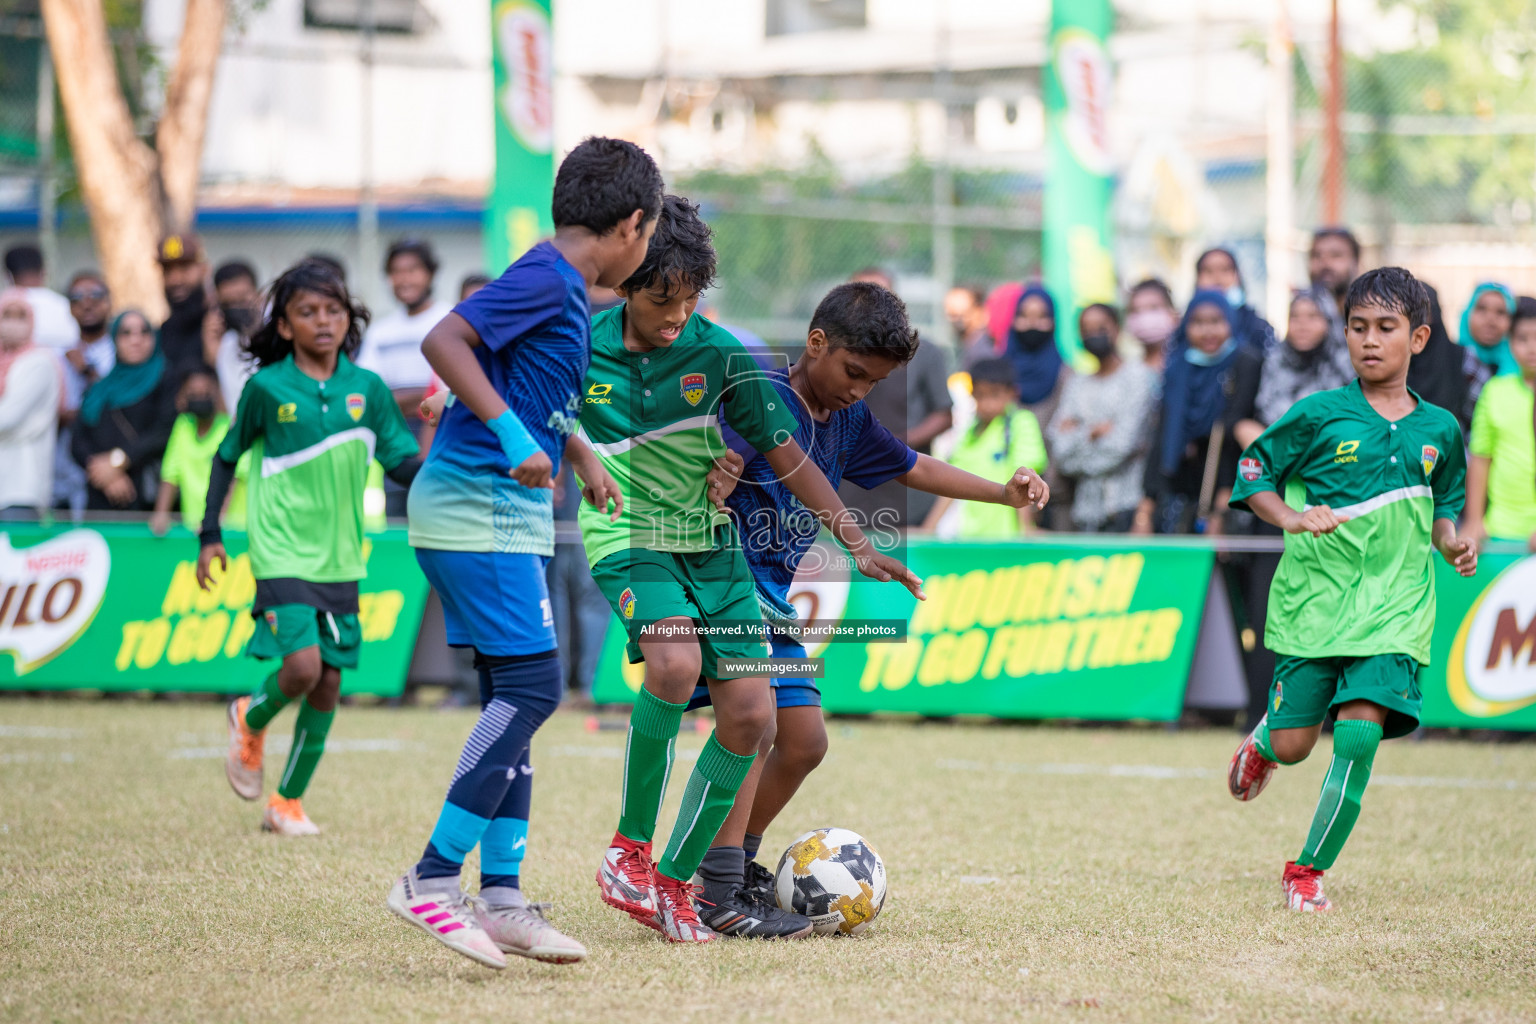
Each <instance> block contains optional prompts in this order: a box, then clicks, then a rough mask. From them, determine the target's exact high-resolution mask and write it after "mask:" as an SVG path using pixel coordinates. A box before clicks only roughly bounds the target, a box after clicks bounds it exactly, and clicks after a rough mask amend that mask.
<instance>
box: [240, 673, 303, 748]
mask: <svg viewBox="0 0 1536 1024" xmlns="http://www.w3.org/2000/svg"><path fill="white" fill-rule="evenodd" d="M278 671H282V670H281V669H279V670H278ZM292 699H293V698H291V697H288V696H286V695H284V693H283V691H282V690H281V689H280V688H279V687H278V685H277V672H273V673H272V674H271V675H269V676H267V678H266V679H264V680H262V683H261V685H260V686H258V687H256V692H255V693H252V694H251V702H250V703H249V704H247V705H246V707H245V726H246V728H247V729H250V730H251V731H252V732H261V730H263V729H265V728H266V727H267V724H268V723H269V722H271V721H272V719H274V718H276V717H277V713H278V712H279V711H281V710H283V708H285V707H287V706H288V704H289V703H290V702H291V701H292Z"/></svg>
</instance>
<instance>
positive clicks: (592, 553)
mask: <svg viewBox="0 0 1536 1024" xmlns="http://www.w3.org/2000/svg"><path fill="white" fill-rule="evenodd" d="M582 392H583V394H582V406H581V426H580V428H579V434H580V436H581V438H582V440H583V441H585V442H586V443H587V444H588V445H589V446H590V447H591V448H592V450H593V451H594V452H596V453H597V456H598V458H600V459H602V460H603V464H604V465H605V466H606V467H607V468H608V472H610V473H612V474H613V478H614V480H615V481H617V482H618V485H619V489H620V491H622V492H623V495H624V510H623V513H622V514H621V515H620V516H619V519H618V522H609V521H608V514H607V513H604V512H599V511H598V510H597V509H595V508H593V507H592V506H591V505H590V504H588V503H586V502H583V503H582V506H581V512H580V515H579V520H580V523H581V536H582V540H583V541H584V542H585V544H586V548H587V561H588V562H589V563H590V564H592V565H596V564H597V563H598V562H599V561H601V560H602V559H604V558H606V557H607V556H608V555H611V554H613V553H614V552H615V551H623V550H626V549H628V548H648V549H650V550H652V551H679V552H682V551H708V550H710V549H711V548H712V547H713V546H714V529H715V527H716V526H718V525H723V524H727V523H729V522H730V519H729V517H727V516H726V515H725V514H724V513H722V512H719V511H718V510H716V509H715V507H714V506H713V505H712V504H710V502H709V499H708V498H707V497H706V496H705V493H704V489H705V479H704V478H705V476H706V475H707V474H708V473H709V470H710V467H711V465H712V464H713V460H714V459H715V458H717V457H718V456H720V455H723V454H724V453H725V451H726V446H725V441H724V440H723V439H722V438H721V435H720V420H721V418H722V414H723V416H724V418H725V420H726V421H727V422H729V424H730V426H731V429H733V430H735V431H736V433H738V434H740V435H741V436H742V438H743V439H745V440H746V442H747V443H748V444H750V445H752V447H753V448H756V449H757V450H758V451H760V452H766V451H770V450H772V449H774V448H777V447H779V446H780V445H782V444H783V443H784V442H785V441H788V440H790V439H791V438H792V437H793V436H794V433H795V427H796V422H795V417H794V413H792V412H791V411H790V410H789V409H787V408H785V406H784V399H783V398H781V397H780V396H779V394H778V392H777V391H775V390H774V388H773V386H772V385H771V384H770V383H769V382H768V380H767V379H766V377H765V376H764V374H763V371H762V370H761V369H760V368H759V367H758V365H757V363H756V361H754V360H753V358H752V356H751V355H750V354H749V353H748V352H747V350H746V349H745V348H743V347H742V345H741V342H739V341H737V340H736V337H735V336H734V335H733V334H731V333H730V332H729V331H727V330H725V329H724V328H722V327H717V326H715V325H714V324H712V323H710V322H709V320H708V319H706V318H705V317H702V316H699V315H698V314H694V315H693V316H691V317H689V318H688V323H687V324H686V325H685V326H684V327H683V332H682V334H680V335H679V336H678V339H677V340H676V341H674V342H673V343H672V344H671V345H670V346H669V347H667V348H658V349H654V350H652V351H650V352H630V351H627V350H626V349H625V348H624V306H623V305H619V306H615V307H614V308H613V309H608V310H604V311H603V312H601V313H599V314H598V315H597V316H595V317H593V318H592V362H591V365H590V366H589V367H588V368H587V377H586V380H585V381H583V382H582Z"/></svg>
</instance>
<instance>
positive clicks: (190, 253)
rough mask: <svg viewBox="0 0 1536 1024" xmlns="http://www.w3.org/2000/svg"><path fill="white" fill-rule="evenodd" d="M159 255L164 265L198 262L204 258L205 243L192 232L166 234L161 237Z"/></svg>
mask: <svg viewBox="0 0 1536 1024" xmlns="http://www.w3.org/2000/svg"><path fill="white" fill-rule="evenodd" d="M157 255H158V258H159V260H160V263H161V265H162V266H169V265H171V264H174V263H198V262H201V260H202V258H203V243H202V242H201V241H200V240H199V239H198V237H197V236H196V235H194V234H192V233H191V232H186V233H177V234H170V235H166V236H165V237H164V238H162V239H160V248H159V249H158V250H157Z"/></svg>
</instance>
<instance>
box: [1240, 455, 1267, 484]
mask: <svg viewBox="0 0 1536 1024" xmlns="http://www.w3.org/2000/svg"><path fill="white" fill-rule="evenodd" d="M1237 472H1238V474H1239V475H1240V476H1241V477H1242V478H1243V479H1244V480H1246V481H1248V482H1249V483H1253V482H1254V481H1255V480H1257V479H1258V478H1259V477H1260V476H1262V475H1263V474H1264V463H1262V462H1260V461H1259V460H1258V459H1254V458H1248V459H1244V460H1242V461H1241V462H1239V463H1238V464H1237Z"/></svg>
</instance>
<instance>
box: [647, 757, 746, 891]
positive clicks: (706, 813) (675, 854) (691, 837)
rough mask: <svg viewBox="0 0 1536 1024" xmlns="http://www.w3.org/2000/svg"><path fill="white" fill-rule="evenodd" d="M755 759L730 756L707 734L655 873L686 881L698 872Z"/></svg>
mask: <svg viewBox="0 0 1536 1024" xmlns="http://www.w3.org/2000/svg"><path fill="white" fill-rule="evenodd" d="M755 756H756V754H755V753H753V754H733V753H731V752H730V751H729V750H726V749H725V748H724V747H723V746H721V745H720V741H719V740H718V739H716V738H715V734H714V733H710V734H709V742H707V743H705V744H704V749H703V750H701V751H699V760H698V762H697V763H696V764H694V766H693V774H692V775H691V776H689V778H688V788H687V789H685V790H683V805H682V807H680V808H678V811H677V824H675V825H673V826H672V838H671V840H670V841H668V843H667V852H666V854H665V855H664V856H663V857H662V858H661V860H660V861H659V862H657V864H656V869H657V870H658V871H659V872H661V873H662V874H663V875H666V876H667V877H668V878H677V879H682V880H685V881H686V880H687V879H689V878H692V877H693V873H694V872H695V871H697V870H699V862H700V861H702V860H703V859H704V854H705V852H706V851H707V850H708V849H709V844H710V843H713V842H714V841H715V833H717V832H719V831H720V826H721V825H722V824H723V823H724V822H725V816H726V815H727V814H729V813H730V812H731V804H733V803H735V802H736V791H737V790H738V789H740V788H741V784H742V782H743V781H744V780H745V779H746V777H747V772H748V771H749V770H751V768H752V759H753V757H755ZM653 820H654V819H653Z"/></svg>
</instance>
